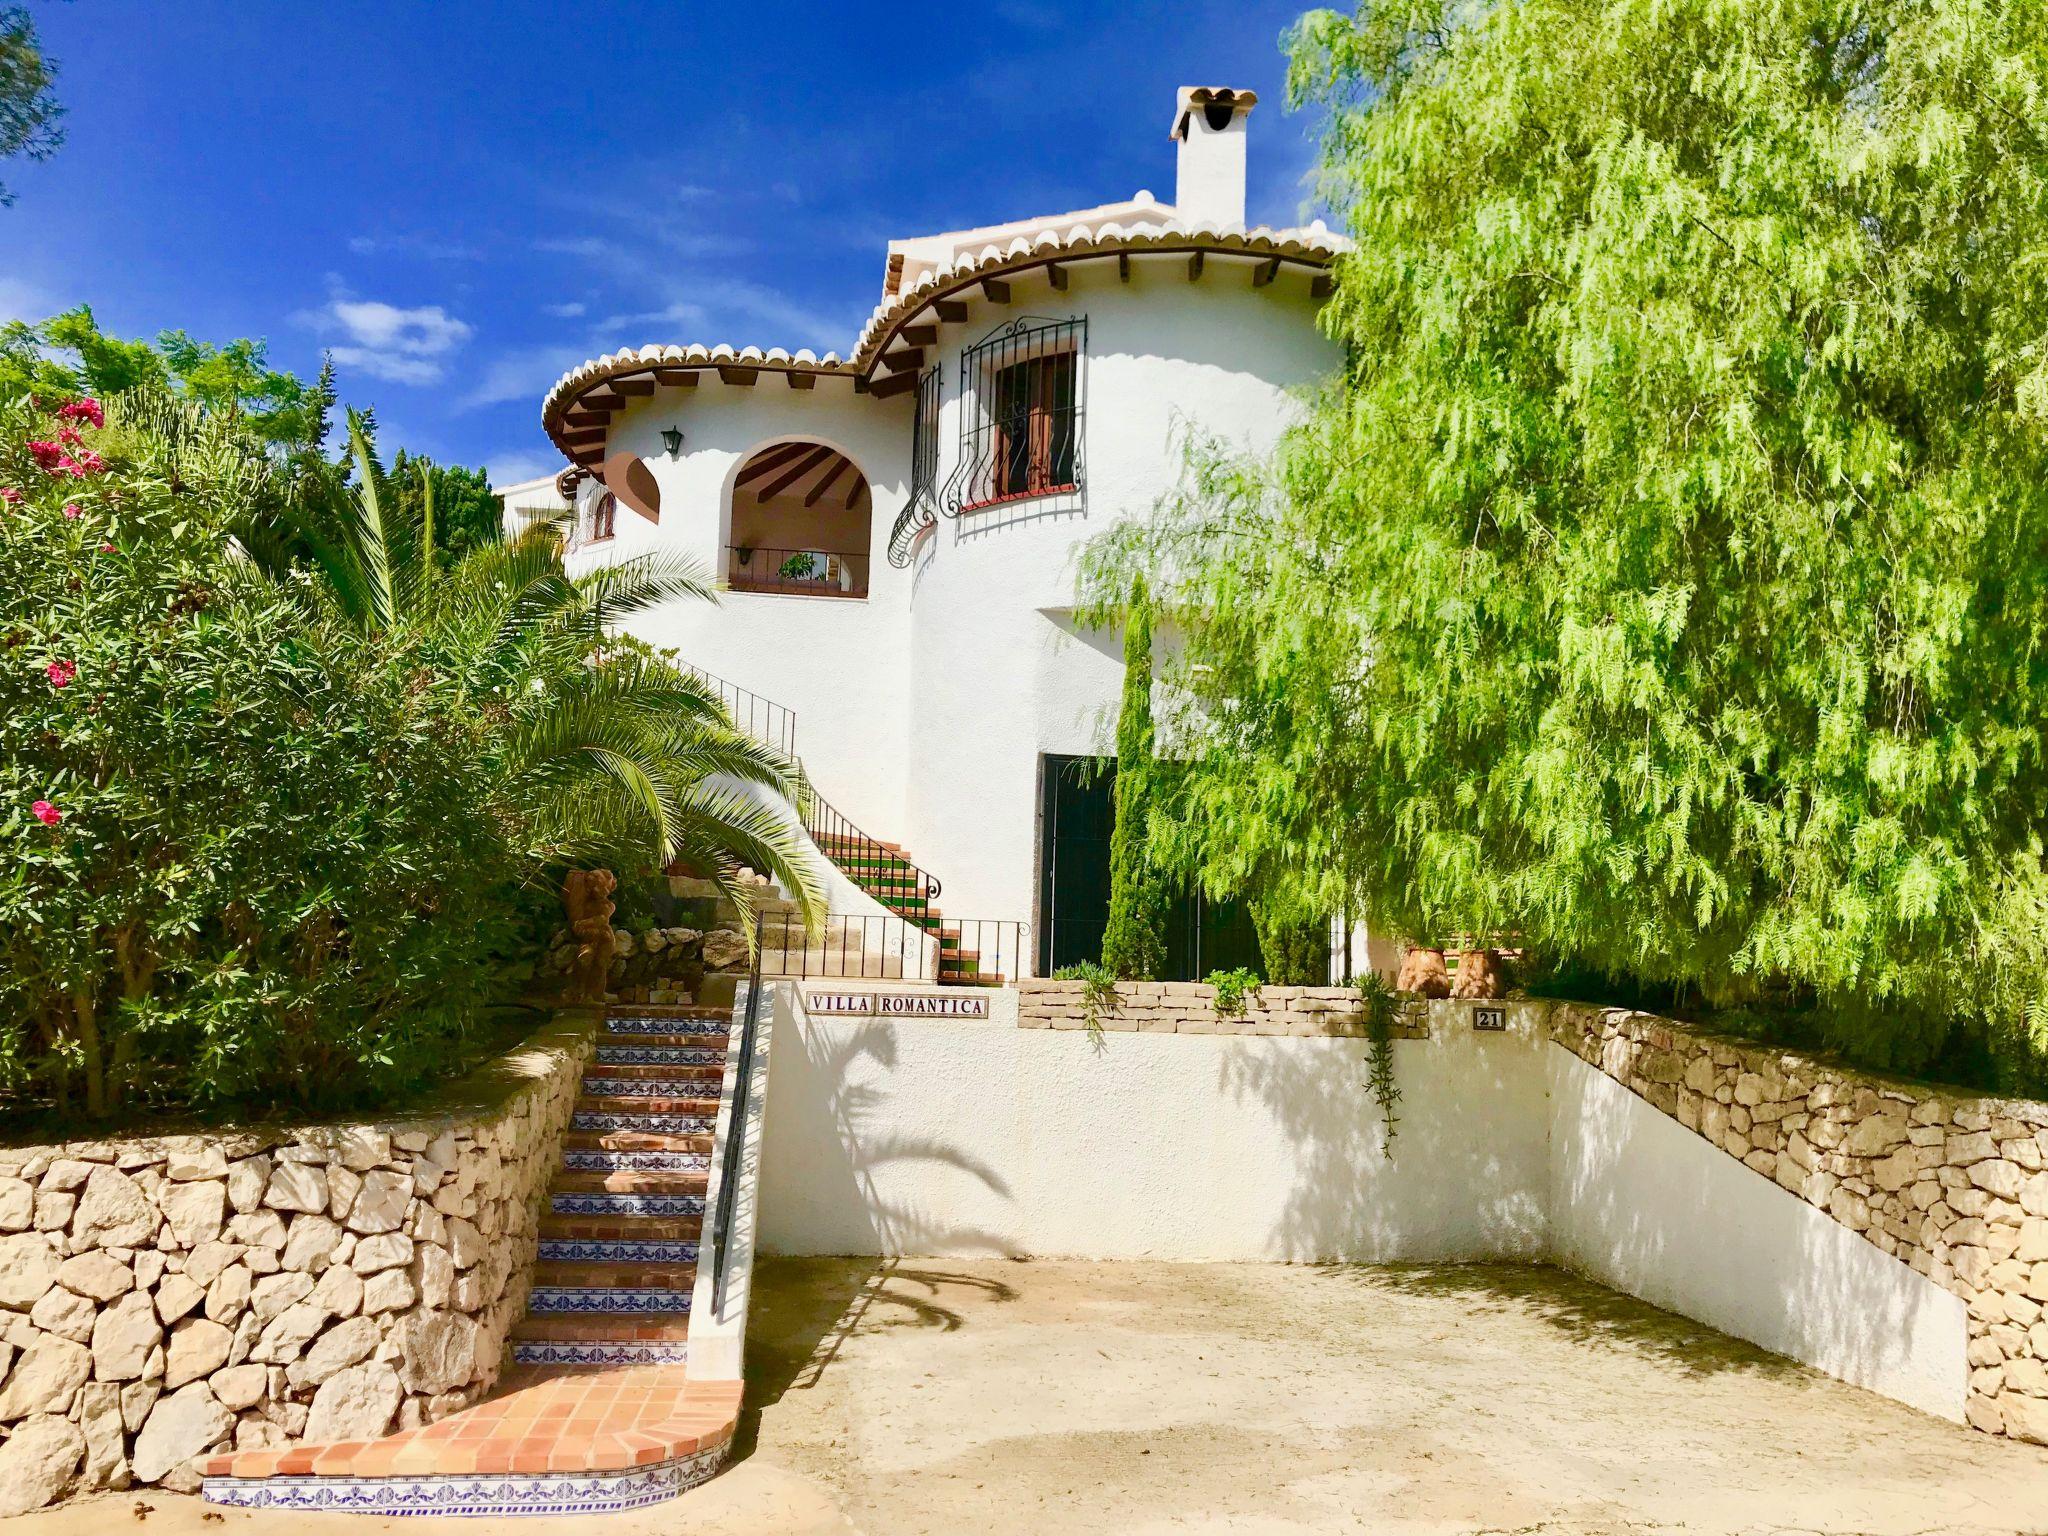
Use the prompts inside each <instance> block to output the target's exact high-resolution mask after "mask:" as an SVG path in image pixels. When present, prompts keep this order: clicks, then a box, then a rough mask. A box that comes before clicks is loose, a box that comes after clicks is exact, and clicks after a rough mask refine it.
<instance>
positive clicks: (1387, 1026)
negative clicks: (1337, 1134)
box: [1358, 950, 1443, 1157]
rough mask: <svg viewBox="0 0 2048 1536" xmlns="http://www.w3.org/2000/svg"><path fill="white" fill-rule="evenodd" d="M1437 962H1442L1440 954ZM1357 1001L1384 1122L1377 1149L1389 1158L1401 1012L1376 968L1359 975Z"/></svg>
mask: <svg viewBox="0 0 2048 1536" xmlns="http://www.w3.org/2000/svg"><path fill="white" fill-rule="evenodd" d="M1409 953H1411V954H1413V953H1414V951H1413V950H1411V951H1410V952H1409ZM1437 963H1438V965H1439V966H1441V965H1442V963H1443V956H1442V954H1440V953H1439V954H1438V955H1437ZM1358 1000H1359V1002H1360V1003H1361V1004H1362V1005H1363V1007H1364V1009H1365V1037H1366V1040H1367V1042H1368V1046H1367V1052H1366V1058H1365V1063H1366V1082H1367V1084H1368V1086H1370V1087H1371V1089H1372V1097H1373V1102H1374V1103H1376V1104H1377V1105H1379V1107H1380V1120H1381V1122H1382V1125H1383V1129H1382V1130H1381V1133H1380V1150H1381V1151H1382V1152H1384V1153H1385V1154H1386V1155H1387V1156H1388V1157H1392V1156H1393V1155H1394V1128H1395V1126H1396V1125H1397V1124H1399V1117H1398V1116H1397V1115H1395V1113H1394V1106H1395V1105H1396V1104H1398V1103H1399V1102H1400V1100H1401V1088H1400V1085H1399V1084H1398V1083H1396V1082H1395V1081H1394V1020H1395V1018H1396V1017H1397V1015H1398V1014H1399V1012H1400V1007H1401V1000H1400V997H1399V995H1398V994H1397V993H1396V992H1395V990H1394V989H1393V988H1392V987H1390V986H1388V985H1387V979H1386V977H1384V976H1382V975H1380V973H1379V972H1378V971H1367V972H1366V973H1365V974H1364V975H1363V976H1361V977H1359V978H1358Z"/></svg>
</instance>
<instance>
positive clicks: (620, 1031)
mask: <svg viewBox="0 0 2048 1536" xmlns="http://www.w3.org/2000/svg"><path fill="white" fill-rule="evenodd" d="M604 1027H605V1032H606V1033H607V1034H613V1035H716V1036H718V1037H719V1038H720V1039H721V1040H722V1039H724V1038H725V1036H726V1033H727V1032H728V1031H729V1030H730V1029H731V1028H732V1025H731V1023H730V1022H729V1021H728V1020H725V1019H607V1020H606V1021H605V1026H604Z"/></svg>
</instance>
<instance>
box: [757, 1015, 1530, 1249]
mask: <svg viewBox="0 0 2048 1536" xmlns="http://www.w3.org/2000/svg"><path fill="white" fill-rule="evenodd" d="M992 996H993V998H994V999H995V1001H996V1003H997V1005H998V1006H997V1008H996V1009H994V1010H993V1011H994V1012H995V1015H996V1016H995V1017H993V1018H991V1019H990V1020H989V1021H988V1022H987V1023H985V1024H975V1023H966V1022H961V1021H957V1020H949V1021H944V1022H933V1021H927V1020H915V1019H888V1020H851V1021H849V1020H842V1019H812V1018H809V1017H807V1016H802V1015H801V1014H800V1015H799V1017H798V1018H797V1019H796V1020H795V1022H794V1026H793V1027H789V1026H787V1025H785V1027H784V1028H783V1029H782V1033H781V1035H780V1038H779V1041H778V1050H777V1061H776V1070H775V1079H774V1083H773V1085H772V1087H771V1088H770V1100H769V1110H768V1142H767V1158H766V1163H765V1166H764V1170H763V1174H762V1229H761V1240H762V1245H763V1247H764V1249H766V1250H767V1251H769V1252H776V1253H835V1254H836V1253H890V1254H896V1253H901V1254H919V1255H934V1256H953V1255H972V1254H1010V1255H1034V1256H1039V1257H1047V1258H1055V1257H1076V1258H1093V1259H1138V1258H1151V1259H1185V1260H1205V1259H1206V1260H1220V1259H1243V1260H1264V1259H1291V1260H1312V1259H1325V1258H1334V1259H1354V1260H1389V1259H1466V1258H1486V1257H1496V1256H1500V1255H1513V1256H1517V1257H1523V1258H1533V1257H1535V1256H1537V1255H1539V1254H1540V1253H1542V1252H1543V1251H1544V1246H1545V1232H1544V1216H1543V1209H1544V1202H1545V1199H1546V1191H1547V1183H1546V1176H1547V1175H1546V1165H1545V1154H1544V1136H1545V1116H1544V1105H1543V1094H1544V1083H1543V1080H1542V1074H1541V1071H1540V1070H1539V1068H1538V1065H1537V1063H1536V1061H1535V1059H1534V1052H1535V1050H1536V1047H1535V1046H1534V1045H1533V1044H1532V1043H1531V1042H1529V1041H1527V1040H1526V1039H1515V1038H1495V1037H1479V1036H1474V1035H1472V1034H1471V1033H1470V1032H1469V1031H1468V1032H1465V1033H1464V1034H1462V1035H1460V1036H1457V1037H1454V1038H1450V1039H1446V1040H1441V1041H1436V1040H1432V1041H1427V1042H1423V1041H1412V1042H1411V1041H1403V1042H1400V1043H1399V1044H1397V1045H1396V1047H1395V1057H1396V1071H1397V1073H1398V1074H1399V1077H1400V1081H1401V1087H1402V1092H1403V1094H1404V1099H1403V1102H1402V1105H1401V1113H1402V1120H1401V1124H1400V1128H1399V1134H1398V1139H1397V1141H1396V1156H1395V1157H1394V1159H1393V1160H1392V1161H1389V1160H1387V1159H1386V1158H1383V1157H1381V1156H1380V1155H1379V1153H1378V1150H1377V1149H1378V1146H1379V1134H1380V1128H1379V1124H1378V1121H1377V1119H1376V1117H1375V1115H1374V1114H1373V1112H1372V1100H1371V1096H1370V1094H1369V1093H1368V1091H1367V1090H1366V1088H1365V1086H1364V1084H1365V1066H1364V1061H1363V1057H1364V1051H1365V1043H1364V1042H1363V1041H1358V1040H1282V1039H1256V1038H1251V1037H1237V1036H1188V1035H1141V1034H1127V1033H1110V1034H1105V1035H1104V1036H1102V1037H1101V1039H1100V1040H1099V1041H1098V1040H1094V1039H1091V1038H1090V1037H1089V1036H1088V1035H1087V1034H1086V1033H1085V1032H1080V1031H1068V1030H1038V1029H1019V1028H1017V1027H1016V1014H1015V1007H1016V994H1015V993H1014V992H1010V991H1002V992H997V993H994V994H992Z"/></svg>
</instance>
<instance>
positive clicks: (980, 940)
mask: <svg viewBox="0 0 2048 1536" xmlns="http://www.w3.org/2000/svg"><path fill="white" fill-rule="evenodd" d="M760 933H761V948H762V951H763V952H764V953H765V954H766V955H767V957H768V958H767V959H766V960H765V961H764V962H763V964H764V967H765V968H766V969H767V970H768V971H769V972H770V973H771V974H773V975H778V976H794V977H799V978H808V977H812V976H820V977H837V978H839V979H841V980H845V981H928V982H937V983H940V984H942V985H952V986H999V985H1001V984H1003V983H1005V982H1009V981H1014V980H1016V979H1017V978H1018V977H1019V976H1023V975H1026V974H1028V968H1029V965H1030V958H1029V951H1030V936H1031V925H1030V924H1029V923H1026V922H1023V921H1021V920H1020V919H1017V918H982V917H947V918H942V919H940V920H938V921H937V922H936V923H935V924H934V925H933V926H931V927H930V928H926V927H924V926H923V925H921V924H918V923H914V922H912V921H911V920H910V919H908V918H902V917H878V916H876V915H874V914H873V913H859V912H833V913H829V914H827V916H826V918H825V921H824V926H823V928H821V929H820V928H812V927H809V926H808V925H806V924H805V922H804V920H803V918H802V917H801V916H800V915H799V914H797V913H794V912H782V913H773V914H770V915H768V916H766V917H764V918H763V919H762V926H761V930H760Z"/></svg>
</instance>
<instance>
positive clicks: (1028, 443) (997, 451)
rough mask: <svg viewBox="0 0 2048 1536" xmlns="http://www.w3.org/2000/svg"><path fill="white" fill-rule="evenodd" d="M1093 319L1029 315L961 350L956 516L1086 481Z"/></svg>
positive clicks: (949, 491)
mask: <svg viewBox="0 0 2048 1536" xmlns="http://www.w3.org/2000/svg"><path fill="white" fill-rule="evenodd" d="M1087 354H1088V319H1087V317H1086V316H1085V315H1082V316H1076V317H1075V318H1074V319H1071V320H1045V319H1040V318H1038V317H1035V316H1031V315H1021V316H1019V317H1018V318H1017V319H1015V320H1012V321H1010V322H1009V323H1008V324H1007V325H1004V326H1002V327H1000V328H999V329H997V330H995V331H993V332H991V333H990V334H989V335H988V336H986V337H984V338H983V339H982V340H981V341H979V342H977V343H975V345H974V346H972V347H970V348H968V350H967V351H966V352H964V353H962V354H961V357H960V462H959V463H957V464H955V465H954V466H953V473H952V475H951V476H950V477H949V478H948V479H947V481H946V491H945V496H944V498H943V504H944V508H945V512H946V515H947V516H948V517H957V516H959V515H960V513H962V512H970V511H973V510H975V509H977V508H980V507H986V506H992V505H995V504H997V503H1000V502H1006V501H1016V500H1021V499H1023V498H1025V497H1029V496H1050V495H1057V494H1059V493H1061V492H1066V491H1076V490H1079V489H1080V488H1081V483H1082V479H1083V470H1082V430H1081V429H1082V422H1083V418H1084V415H1085V408H1086V401H1085V395H1086V390H1085V387H1084V386H1085V380H1086V366H1085V365H1086V359H1087Z"/></svg>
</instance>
